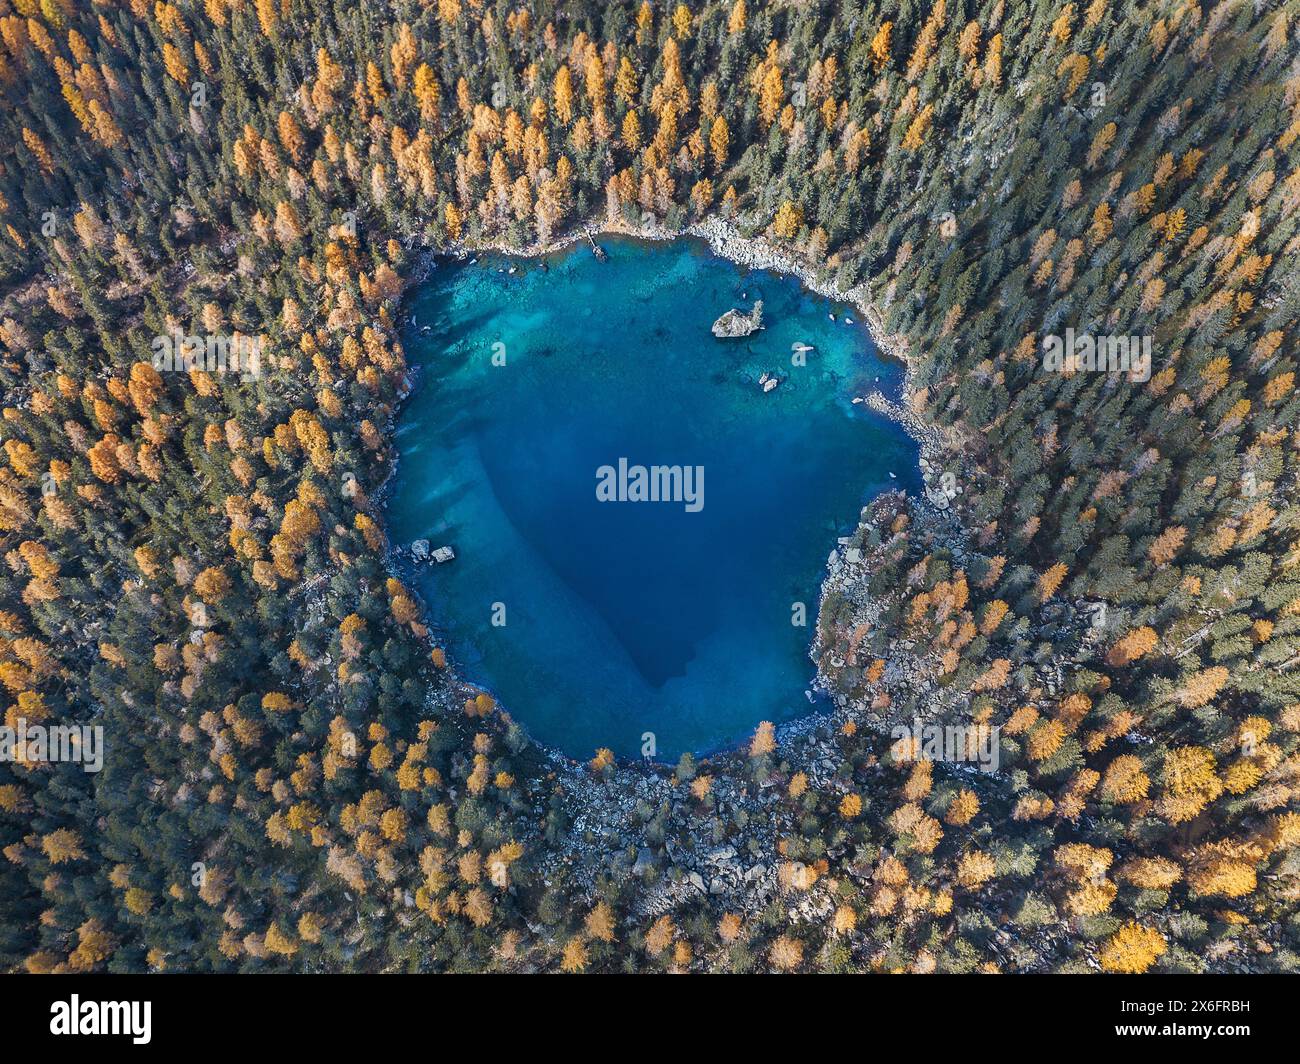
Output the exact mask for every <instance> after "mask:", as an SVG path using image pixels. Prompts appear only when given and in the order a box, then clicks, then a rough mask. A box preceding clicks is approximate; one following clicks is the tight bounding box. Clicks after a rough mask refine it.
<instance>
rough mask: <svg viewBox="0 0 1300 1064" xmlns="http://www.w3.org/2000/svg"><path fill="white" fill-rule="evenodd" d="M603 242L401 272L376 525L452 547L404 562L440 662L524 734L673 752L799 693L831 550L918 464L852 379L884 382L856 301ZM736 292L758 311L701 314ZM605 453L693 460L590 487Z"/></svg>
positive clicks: (728, 733) (892, 392) (554, 742)
mask: <svg viewBox="0 0 1300 1064" xmlns="http://www.w3.org/2000/svg"><path fill="white" fill-rule="evenodd" d="M601 243H602V246H603V247H604V248H605V249H606V251H607V252H608V255H609V261H607V262H604V263H602V262H598V261H597V260H596V258H595V256H594V255H593V254H592V253H591V250H590V249H589V248H588V247H587V246H586V245H585V244H584V245H581V246H578V247H575V248H573V249H570V250H568V251H566V252H563V253H559V254H556V255H553V256H550V257H548V258H547V259H545V260H536V259H514V258H508V257H505V256H495V255H493V256H484V257H482V258H480V259H479V260H478V261H477V262H476V263H453V262H440V264H439V265H438V266H437V268H436V269H434V271H433V272H432V274H431V275H430V277H429V279H428V280H427V282H426V283H425V284H423V285H421V286H420V287H419V288H417V289H414V290H413V291H412V293H411V294H410V296H409V297H408V300H407V302H406V305H405V309H404V311H403V317H404V319H405V320H406V322H407V324H406V326H405V328H404V335H403V339H404V343H405V345H406V352H407V359H408V362H410V363H411V364H412V365H413V366H418V367H419V379H418V383H417V385H416V388H415V391H414V394H413V395H412V397H411V398H410V399H409V400H408V401H407V404H406V406H405V407H404V409H403V412H402V416H401V420H400V424H399V427H398V432H397V444H398V448H399V451H400V458H399V462H398V468H397V473H396V477H395V481H394V483H393V485H392V488H391V494H390V496H389V498H390V502H389V514H388V519H389V528H390V531H391V533H392V535H393V537H394V539H395V541H396V542H398V543H402V544H409V543H410V542H411V541H413V540H415V539H428V540H429V541H430V542H431V545H432V546H433V547H439V546H442V545H450V546H452V547H453V548H454V549H455V552H456V559H455V560H454V561H452V562H448V563H446V564H443V565H430V566H428V567H423V568H420V569H418V570H416V571H415V573H414V575H413V579H414V582H415V586H416V587H417V588H418V589H419V591H420V593H421V595H422V596H423V597H424V600H425V602H426V604H427V606H428V608H429V611H430V614H431V619H432V621H433V624H434V627H435V630H436V632H437V636H438V639H439V641H440V642H441V643H442V644H443V645H445V646H446V648H447V651H448V657H449V660H450V662H451V664H452V665H453V667H455V668H456V669H457V670H458V671H459V673H460V675H462V676H464V677H465V678H466V679H468V680H470V681H472V682H475V683H478V684H481V685H482V686H483V687H485V688H486V689H487V690H489V691H491V692H492V693H493V694H494V695H495V696H496V698H497V699H498V701H499V702H500V703H501V705H502V707H503V708H504V709H505V710H506V711H507V712H509V713H510V714H511V716H512V717H513V718H514V719H515V720H517V721H519V722H520V723H521V724H522V725H523V726H524V728H525V729H526V730H527V731H528V732H529V734H530V735H532V736H533V737H534V738H536V739H538V740H539V741H541V742H543V743H546V744H548V745H551V746H554V747H558V748H559V749H561V750H563V751H564V752H566V753H568V754H571V755H573V756H575V757H590V756H591V755H592V753H593V752H594V751H595V750H596V749H597V748H598V747H602V746H607V747H610V748H611V749H613V750H614V752H615V753H617V754H620V755H627V756H634V757H636V756H641V755H642V753H643V750H644V749H645V746H646V739H645V733H647V732H648V733H653V736H654V739H653V742H654V748H655V752H656V758H657V759H658V760H662V761H671V760H675V759H676V758H677V757H678V756H679V755H680V754H681V753H682V752H683V751H691V752H693V753H703V752H708V751H711V750H716V749H719V748H723V747H726V746H729V745H733V744H735V743H738V742H740V741H742V740H743V739H745V738H746V737H747V736H748V735H750V734H751V733H752V732H753V729H754V727H755V725H756V724H757V723H758V722H759V721H761V720H772V721H778V722H779V721H783V720H789V719H791V718H793V717H797V716H800V715H802V714H806V713H808V712H810V711H811V710H812V709H814V708H816V707H815V705H814V703H813V702H811V701H810V699H809V697H808V695H807V694H806V692H807V691H808V690H809V687H810V683H811V681H812V679H813V676H814V673H815V669H814V665H813V663H812V661H811V659H810V658H809V655H808V649H809V645H810V643H811V639H812V634H813V631H814V625H815V616H816V609H817V599H818V590H819V587H820V583H821V579H822V577H823V575H824V572H825V566H826V560H827V556H828V555H829V553H830V552H831V551H832V550H833V549H834V548H835V546H836V539H837V537H838V536H841V535H845V534H847V533H848V532H849V531H850V530H851V529H852V528H853V527H854V526H856V524H857V520H858V515H859V511H860V510H861V508H862V506H863V505H864V504H865V503H866V502H867V501H869V500H870V499H871V498H872V497H873V496H875V495H876V494H878V493H879V492H881V491H882V490H887V489H888V488H891V487H904V488H907V489H909V490H914V489H916V488H917V487H918V486H919V484H920V475H919V471H918V469H917V448H916V445H915V444H914V443H913V442H912V441H911V440H910V439H909V438H908V437H907V436H906V434H905V433H904V432H903V431H902V430H901V429H900V428H899V427H898V426H897V425H895V424H894V423H892V422H890V421H889V420H887V419H885V418H883V417H882V416H880V415H878V414H876V413H874V412H873V411H871V410H869V409H868V408H867V407H866V406H865V405H861V404H859V405H854V404H852V402H851V400H852V398H853V397H854V396H861V395H865V394H867V393H868V392H869V391H871V390H872V389H873V388H879V389H880V390H881V391H883V392H884V393H885V394H886V395H888V396H890V397H891V398H892V397H896V396H897V392H898V389H899V385H900V380H901V369H900V367H898V366H896V365H894V364H893V363H886V362H884V361H882V360H881V359H880V358H879V357H878V355H877V353H876V348H875V346H874V344H873V343H872V341H871V337H870V335H869V334H868V332H867V329H866V328H865V326H863V325H862V324H861V323H857V322H856V321H855V322H854V323H852V324H849V323H848V321H847V320H846V319H849V318H852V319H855V318H856V312H855V311H854V310H853V308H851V307H848V306H845V305H841V304H835V303H832V302H829V301H827V300H825V299H822V298H821V297H819V296H815V295H812V294H810V293H808V292H807V291H806V290H804V289H803V288H802V286H801V285H800V284H799V282H798V281H797V280H795V279H793V278H788V277H782V276H778V275H775V274H772V273H766V272H758V271H750V270H745V269H742V268H740V267H737V266H735V265H733V264H732V263H730V262H728V261H726V260H723V259H720V258H718V257H716V256H714V255H713V254H712V253H711V252H710V251H709V249H708V247H707V245H705V244H703V243H701V242H698V241H693V240H682V241H675V242H673V243H658V244H647V243H640V242H636V241H632V240H622V239H613V238H609V237H606V238H604V239H603V240H602V242H601ZM512 267H513V268H514V269H515V272H514V273H513V274H511V273H510V272H509V270H510V269H511V268H512ZM757 299H762V300H763V304H764V307H763V321H764V324H765V326H766V327H765V329H763V330H762V331H760V332H757V333H754V334H752V335H751V336H749V337H747V338H744V339H729V340H721V339H717V338H715V337H714V336H713V335H712V334H711V332H710V326H711V325H712V323H713V321H714V319H715V318H717V317H718V316H719V315H720V314H721V313H722V312H723V311H725V310H727V309H729V308H731V307H733V306H734V307H737V308H739V309H741V310H744V311H748V310H749V309H750V308H751V307H752V305H753V303H754V301H755V300H757ZM832 313H833V314H834V315H835V318H836V320H834V321H832V320H831V318H830V316H829V315H830V314H832ZM412 320H413V321H414V324H411V322H412ZM795 344H808V345H811V346H812V347H813V348H814V349H813V350H811V351H808V352H806V354H805V356H804V357H805V360H806V365H803V366H798V365H792V353H793V352H792V345H795ZM502 362H504V364H500V363H502ZM764 373H776V374H777V376H778V377H779V378H780V379H781V382H780V384H779V386H778V387H777V388H776V389H775V390H773V391H771V392H769V393H766V394H765V393H764V392H763V391H762V389H761V387H760V386H759V383H758V382H759V378H760V377H761V376H762V375H763V374H764ZM620 459H624V460H625V461H626V464H627V465H628V466H637V465H640V466H645V467H650V466H681V467H683V470H685V469H687V468H690V469H692V470H694V469H696V468H697V467H698V468H702V470H703V473H702V479H701V480H700V482H699V483H693V480H694V478H691V480H687V481H684V482H682V481H679V482H678V486H679V487H682V488H683V489H685V488H686V487H694V488H697V489H698V487H700V486H701V485H702V488H703V491H702V494H701V493H699V492H698V491H697V492H696V493H694V494H690V495H688V494H687V493H686V492H685V491H684V490H683V491H682V492H680V493H678V494H677V496H676V498H677V499H678V501H676V502H673V501H659V502H648V501H601V500H600V499H598V498H597V484H598V470H600V469H601V467H603V466H610V467H614V468H615V469H617V467H618V465H619V460H620ZM891 472H892V473H894V474H896V476H897V479H896V480H894V479H891V478H890V476H889V474H890V473H891ZM624 484H625V486H626V481H625V482H624ZM665 486H666V487H667V486H668V485H667V484H666V485H665ZM628 494H629V492H628V491H626V490H625V491H624V492H623V493H622V498H624V499H625V500H626V499H627V496H628ZM631 494H634V489H633V491H632V492H631ZM691 498H694V499H696V500H697V501H702V504H703V505H702V506H698V507H695V506H694V505H692V504H691V503H690V501H689V500H690V499H691ZM796 603H803V604H804V609H805V611H806V617H805V620H806V623H805V624H804V625H802V626H798V625H796V624H794V623H792V621H794V620H796V619H797V612H798V609H797V607H796V606H795V604H796ZM502 621H504V623H500V622H502ZM494 622H496V623H494Z"/></svg>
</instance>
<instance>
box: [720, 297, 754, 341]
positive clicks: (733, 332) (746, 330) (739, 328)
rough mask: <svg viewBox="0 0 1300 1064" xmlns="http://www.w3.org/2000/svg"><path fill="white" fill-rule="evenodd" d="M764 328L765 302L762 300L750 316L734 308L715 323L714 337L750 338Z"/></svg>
mask: <svg viewBox="0 0 1300 1064" xmlns="http://www.w3.org/2000/svg"><path fill="white" fill-rule="evenodd" d="M762 327H763V301H762V300H761V299H760V300H759V301H758V302H757V303H755V304H754V309H753V310H752V311H751V312H750V313H748V314H745V313H744V312H743V311H739V310H737V309H736V308H735V307H732V308H731V309H730V310H729V311H727V313H725V314H724V315H722V317H720V318H719V319H718V320H717V321H715V322H714V323H713V335H714V336H717V337H721V338H722V339H732V338H734V337H738V336H748V335H749V334H750V333H752V332H757V331H758V330H759V329H761V328H762Z"/></svg>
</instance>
